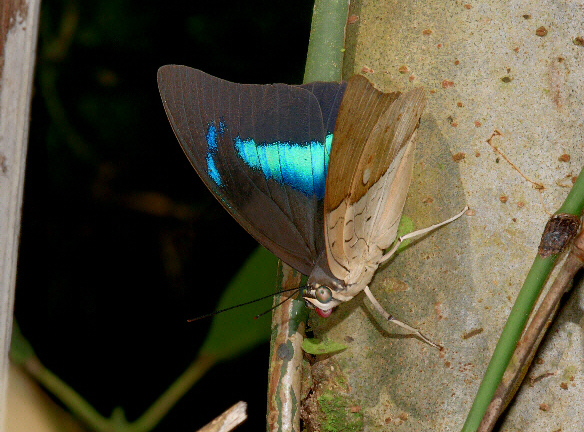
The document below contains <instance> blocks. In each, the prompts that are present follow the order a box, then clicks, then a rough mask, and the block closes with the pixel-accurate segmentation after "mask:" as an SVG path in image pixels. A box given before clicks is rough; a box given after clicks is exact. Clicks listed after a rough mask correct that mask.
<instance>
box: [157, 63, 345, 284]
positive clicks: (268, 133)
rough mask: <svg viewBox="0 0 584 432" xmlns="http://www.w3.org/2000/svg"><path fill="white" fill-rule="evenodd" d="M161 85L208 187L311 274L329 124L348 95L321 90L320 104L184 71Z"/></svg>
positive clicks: (164, 74) (284, 88)
mask: <svg viewBox="0 0 584 432" xmlns="http://www.w3.org/2000/svg"><path fill="white" fill-rule="evenodd" d="M158 85H159V89H160V93H161V96H162V100H163V103H164V107H165V110H166V112H167V115H168V117H169V120H170V122H171V124H172V127H173V129H174V132H175V134H176V136H177V138H178V140H179V142H180V143H181V146H182V147H183V150H184V152H185V153H186V155H187V156H188V158H189V160H190V162H191V164H192V165H193V167H194V168H195V169H196V171H197V173H198V174H199V176H200V177H201V178H202V180H203V181H204V182H205V184H206V185H207V187H208V188H209V189H210V190H211V191H212V192H213V193H214V194H215V196H216V197H217V199H218V200H219V201H220V202H221V204H222V205H223V206H224V207H225V208H226V209H227V210H228V211H229V212H230V213H231V214H232V216H233V217H234V218H235V219H236V220H237V221H238V222H239V223H240V224H241V225H242V226H243V227H244V228H245V229H246V230H247V231H248V232H249V233H250V234H252V235H253V236H254V237H255V238H256V240H258V241H259V242H260V243H262V244H263V245H264V246H265V247H266V248H268V249H269V250H271V251H272V252H273V253H274V254H275V255H276V256H278V257H279V258H280V259H282V260H283V261H285V262H286V263H287V264H289V265H291V266H292V267H294V268H296V269H297V270H299V271H300V272H302V273H305V274H308V273H310V271H311V270H312V267H313V265H314V260H315V259H316V257H317V255H318V253H319V252H320V250H322V248H323V229H322V223H323V222H322V200H323V196H324V189H325V179H326V168H327V163H328V150H327V148H326V142H325V141H326V135H327V132H329V130H328V129H329V128H330V126H329V125H328V123H330V118H336V114H337V112H338V108H339V103H340V100H341V98H342V94H343V91H344V85H343V84H341V83H315V85H314V86H313V87H314V88H315V89H316V90H318V92H317V93H318V94H319V95H320V97H319V95H316V96H315V94H313V93H312V92H311V91H310V88H309V89H308V90H307V89H306V88H302V87H298V86H288V85H284V84H276V85H245V84H235V83H231V82H228V81H225V80H221V79H219V78H215V77H213V76H211V75H208V74H205V73H203V72H201V71H198V70H196V69H192V68H188V67H185V66H164V67H162V68H161V69H160V70H159V73H158ZM323 118H324V120H323ZM325 122H327V123H325ZM319 202H320V204H319Z"/></svg>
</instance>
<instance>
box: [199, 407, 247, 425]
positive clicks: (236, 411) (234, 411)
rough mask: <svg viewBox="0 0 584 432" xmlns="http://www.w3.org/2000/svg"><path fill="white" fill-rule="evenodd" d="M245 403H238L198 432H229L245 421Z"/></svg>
mask: <svg viewBox="0 0 584 432" xmlns="http://www.w3.org/2000/svg"><path fill="white" fill-rule="evenodd" d="M246 410H247V403H245V402H243V401H240V402H237V403H236V404H235V405H233V406H232V407H231V408H229V409H228V410H227V411H225V412H224V413H223V414H221V415H220V416H219V417H217V418H216V419H215V420H213V421H212V422H211V423H209V424H208V425H206V426H204V427H203V428H201V429H199V431H198V432H229V431H231V430H233V429H235V428H236V427H237V426H239V425H240V424H241V423H243V421H244V420H245V419H247V413H246Z"/></svg>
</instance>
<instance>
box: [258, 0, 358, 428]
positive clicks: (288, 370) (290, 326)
mask: <svg viewBox="0 0 584 432" xmlns="http://www.w3.org/2000/svg"><path fill="white" fill-rule="evenodd" d="M348 12H349V2H348V0H316V1H315V4H314V12H313V15H312V26H311V30H310V41H309V43H308V53H307V58H306V68H305V70H304V80H303V81H304V83H309V82H313V81H340V80H341V72H342V66H343V56H344V44H345V25H346V23H347V14H348ZM282 272H283V273H282V275H281V277H279V278H278V280H279V287H278V290H282V289H284V284H285V283H286V282H288V283H289V282H290V281H299V280H300V279H299V274H298V272H296V271H295V270H293V269H292V268H290V267H288V266H283V268H282ZM282 300H283V297H282V295H281V294H280V295H278V296H276V297H275V298H274V304H278V303H280V302H281V301H282ZM307 316H308V315H307V313H306V309H305V306H304V304H303V302H302V301H301V300H293V301H292V302H289V304H287V305H285V306H284V307H281V308H280V310H279V311H275V312H274V314H273V318H272V329H273V331H272V338H271V341H270V353H271V354H270V372H269V385H268V418H267V430H268V432H276V431H278V432H285V431H286V432H288V431H290V432H291V431H299V430H300V424H299V423H300V421H299V419H300V415H299V408H300V407H299V404H300V398H299V392H300V373H301V368H300V365H301V362H302V357H303V355H302V350H301V349H300V345H299V344H298V341H300V343H302V339H303V338H304V327H305V321H306V319H307Z"/></svg>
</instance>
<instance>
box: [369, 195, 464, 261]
mask: <svg viewBox="0 0 584 432" xmlns="http://www.w3.org/2000/svg"><path fill="white" fill-rule="evenodd" d="M467 210H468V206H466V207H465V208H464V209H463V210H462V211H461V212H460V213H458V214H457V215H455V216H452V217H451V218H450V219H446V220H445V221H443V222H440V223H438V224H436V225H432V226H429V227H427V228H423V229H421V230H418V231H412V232H411V233H408V234H406V235H403V236H401V237H398V239H397V241H396V242H395V244H394V245H393V247H392V248H391V250H390V251H389V252H388V253H386V254H385V255H383V256H382V257H381V260H380V261H379V263H380V264H382V263H384V262H385V261H387V260H388V259H390V258H391V257H392V256H393V254H394V253H395V251H396V250H397V248H398V247H399V245H401V244H402V242H403V241H404V240H407V239H410V238H412V237H418V236H421V235H423V234H426V233H427V232H430V231H432V230H435V229H436V228H439V227H441V226H442V225H446V224H449V223H450V222H452V221H455V220H456V219H458V218H459V217H461V216H462V215H463V214H464V213H465V212H466V211H467Z"/></svg>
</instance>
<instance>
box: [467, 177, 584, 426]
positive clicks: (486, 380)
mask: <svg viewBox="0 0 584 432" xmlns="http://www.w3.org/2000/svg"><path fill="white" fill-rule="evenodd" d="M583 208H584V168H583V169H582V171H581V172H580V175H579V176H578V179H577V180H576V183H575V184H574V186H573V187H572V190H571V191H570V193H569V194H568V196H567V197H566V200H565V201H564V203H563V204H562V206H561V207H560V209H559V210H558V211H557V213H567V214H572V215H575V216H580V215H581V214H582V209H583ZM556 260H557V255H552V256H550V257H547V258H545V259H543V258H541V257H540V256H539V255H537V256H536V257H535V260H534V262H533V265H532V266H531V270H530V271H529V273H528V274H527V277H526V279H525V282H524V283H523V287H522V288H521V291H519V295H518V296H517V300H516V301H515V304H514V305H513V309H511V313H510V314H509V318H508V319H507V323H506V324H505V327H504V328H503V332H502V333H501V337H500V338H499V341H498V342H497V346H496V347H495V351H494V352H493V356H492V357H491V361H490V362H489V365H488V366H487V370H486V372H485V376H484V377H483V381H482V382H481V385H480V387H479V390H478V392H477V395H476V397H475V400H474V402H473V405H472V407H471V409H470V412H469V414H468V416H467V418H466V422H465V423H464V426H463V427H462V432H474V431H476V430H477V429H478V427H479V425H480V423H481V420H482V418H483V417H484V415H485V413H486V411H487V408H488V406H489V403H490V402H491V399H492V398H493V396H494V394H495V391H496V390H497V387H498V385H499V383H500V382H501V379H502V378H503V374H504V373H505V369H506V368H507V366H508V364H509V360H511V356H512V355H513V352H514V351H515V347H516V346H517V342H518V341H519V338H520V337H521V333H522V332H523V329H524V328H525V325H526V323H527V320H528V318H529V314H530V313H531V311H532V309H533V307H534V305H535V302H536V301H537V298H538V297H539V294H540V292H541V290H542V289H543V286H544V284H545V281H546V280H547V278H548V277H549V275H550V273H551V271H552V269H553V268H554V264H555V262H556Z"/></svg>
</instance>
